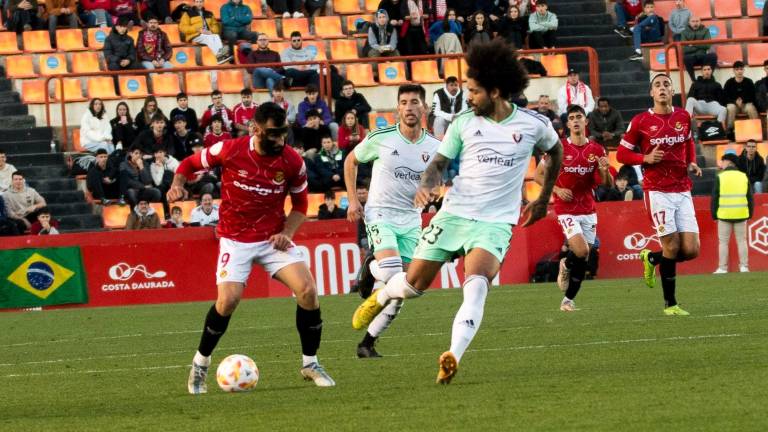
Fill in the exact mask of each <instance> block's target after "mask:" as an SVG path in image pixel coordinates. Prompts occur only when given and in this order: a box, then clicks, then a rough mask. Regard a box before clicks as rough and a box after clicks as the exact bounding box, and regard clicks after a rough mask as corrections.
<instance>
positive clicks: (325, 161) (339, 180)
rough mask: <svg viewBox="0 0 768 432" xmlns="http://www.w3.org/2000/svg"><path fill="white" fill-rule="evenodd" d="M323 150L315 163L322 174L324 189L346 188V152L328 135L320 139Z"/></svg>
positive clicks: (321, 179)
mask: <svg viewBox="0 0 768 432" xmlns="http://www.w3.org/2000/svg"><path fill="white" fill-rule="evenodd" d="M320 145H321V150H320V153H319V154H318V157H317V159H316V160H315V163H316V164H317V168H318V172H319V174H320V181H321V182H322V184H323V190H326V191H327V190H331V188H334V187H340V188H342V189H343V188H344V154H343V153H342V151H341V150H339V147H338V146H337V145H336V143H335V142H333V139H332V138H331V137H330V136H328V135H326V136H324V137H322V139H321V140H320Z"/></svg>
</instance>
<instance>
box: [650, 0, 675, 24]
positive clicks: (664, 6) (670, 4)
mask: <svg viewBox="0 0 768 432" xmlns="http://www.w3.org/2000/svg"><path fill="white" fill-rule="evenodd" d="M655 6H656V7H655V10H656V15H658V16H660V17H662V18H664V22H669V16H670V15H671V14H672V11H673V10H674V9H675V1H674V0H664V1H657V2H655Z"/></svg>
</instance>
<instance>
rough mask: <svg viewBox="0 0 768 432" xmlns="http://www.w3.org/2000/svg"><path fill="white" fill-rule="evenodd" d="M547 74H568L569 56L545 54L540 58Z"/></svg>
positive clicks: (561, 75)
mask: <svg viewBox="0 0 768 432" xmlns="http://www.w3.org/2000/svg"><path fill="white" fill-rule="evenodd" d="M539 60H540V61H541V64H542V66H544V69H546V70H547V76H551V77H553V76H556V77H564V76H567V75H568V58H567V57H566V56H565V54H555V55H543V56H541V58H540V59H539Z"/></svg>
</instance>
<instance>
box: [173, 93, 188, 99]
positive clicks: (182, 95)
mask: <svg viewBox="0 0 768 432" xmlns="http://www.w3.org/2000/svg"><path fill="white" fill-rule="evenodd" d="M179 99H189V96H187V94H186V93H184V92H179V93H178V94H177V95H176V100H179Z"/></svg>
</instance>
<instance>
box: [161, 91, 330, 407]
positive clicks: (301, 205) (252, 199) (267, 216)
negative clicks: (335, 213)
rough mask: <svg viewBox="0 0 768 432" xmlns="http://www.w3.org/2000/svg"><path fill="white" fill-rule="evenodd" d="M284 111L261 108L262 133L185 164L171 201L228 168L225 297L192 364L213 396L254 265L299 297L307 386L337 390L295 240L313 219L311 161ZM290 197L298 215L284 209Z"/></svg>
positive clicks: (221, 262) (199, 383)
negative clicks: (321, 354)
mask: <svg viewBox="0 0 768 432" xmlns="http://www.w3.org/2000/svg"><path fill="white" fill-rule="evenodd" d="M285 120H286V114H285V110H283V109H282V108H280V107H279V106H278V105H276V104H274V103H271V102H270V103H265V104H262V105H261V106H259V108H258V109H257V110H256V113H255V114H254V121H255V122H256V134H255V135H254V136H244V137H240V138H236V139H232V140H225V141H221V142H219V143H216V144H214V145H213V146H212V147H210V148H207V149H204V150H203V151H202V152H200V153H198V154H195V155H192V156H190V157H188V158H186V159H184V160H183V161H182V162H181V164H180V165H179V168H178V169H177V170H176V175H175V176H174V178H173V185H172V186H171V189H170V190H169V191H168V201H169V202H173V201H176V200H178V199H181V198H183V197H184V195H185V194H186V191H185V189H184V184H185V183H186V181H187V179H188V178H192V176H193V174H194V172H195V171H198V170H201V169H204V168H205V169H207V168H212V167H217V166H218V167H221V169H222V187H221V197H222V201H221V207H220V210H219V216H220V222H219V224H218V226H217V227H216V232H217V234H218V236H219V237H220V239H219V258H218V264H217V269H216V283H217V285H218V298H217V299H216V303H215V304H214V305H213V306H211V308H210V310H209V311H208V315H207V316H206V318H205V326H204V327H203V334H202V337H201V339H200V345H199V346H198V350H197V353H196V354H195V356H194V359H193V360H192V370H191V371H190V374H189V381H188V383H187V387H188V390H189V392H190V393H192V394H199V393H206V392H207V386H206V383H205V379H206V377H207V374H208V367H209V366H210V364H211V353H212V352H213V349H214V348H215V347H216V344H217V343H218V342H219V339H220V338H221V336H222V335H223V334H224V332H225V331H226V330H227V326H228V325H229V320H230V318H231V316H232V313H233V312H234V311H235V308H236V307H237V305H238V303H239V302H240V298H241V297H242V293H243V289H244V288H245V282H246V281H247V280H248V276H249V275H250V272H251V267H252V265H253V263H257V264H259V265H261V266H262V267H263V268H264V270H265V271H267V273H269V274H270V276H272V277H274V278H275V279H277V280H279V281H280V282H282V283H283V284H285V285H286V286H287V287H288V288H290V289H291V291H293V293H294V294H295V296H296V303H297V304H298V306H297V308H296V327H297V329H298V332H299V338H300V339H301V351H302V354H303V367H302V368H301V370H300V372H301V374H302V375H303V376H304V379H306V380H313V381H314V382H315V384H317V385H318V386H320V387H330V386H333V385H335V383H334V381H333V379H332V378H331V377H330V376H329V375H328V374H327V373H326V372H325V370H324V369H323V367H322V366H320V364H319V363H318V361H317V349H318V347H319V346H320V336H321V333H322V326H323V322H322V320H321V319H320V303H319V301H318V298H317V289H316V287H315V281H314V279H313V278H312V275H311V274H310V272H309V269H308V268H307V265H306V264H305V262H304V259H303V257H302V254H301V252H299V250H298V249H297V248H296V247H294V246H295V245H294V244H293V242H292V241H291V237H292V236H293V234H294V233H295V232H296V230H297V229H298V228H299V226H300V225H301V224H302V222H303V221H304V219H305V217H306V213H307V201H308V200H307V172H306V167H305V166H304V160H303V159H302V158H301V156H299V154H298V153H296V151H294V150H293V149H292V148H290V147H288V146H286V145H285V138H286V136H287V134H288V125H287V124H286V122H285ZM288 193H290V195H291V203H292V209H291V212H290V214H289V215H288V217H287V218H286V216H285V211H284V210H283V206H284V203H285V198H286V196H287V195H288Z"/></svg>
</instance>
